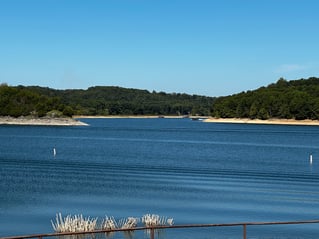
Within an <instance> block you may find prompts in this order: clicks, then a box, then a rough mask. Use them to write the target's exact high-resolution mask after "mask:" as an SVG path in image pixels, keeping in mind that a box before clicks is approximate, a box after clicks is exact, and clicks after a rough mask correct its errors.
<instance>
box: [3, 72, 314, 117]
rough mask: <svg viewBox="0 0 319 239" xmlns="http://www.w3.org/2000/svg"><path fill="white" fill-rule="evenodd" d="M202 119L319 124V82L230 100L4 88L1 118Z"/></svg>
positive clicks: (111, 90) (277, 86)
mask: <svg viewBox="0 0 319 239" xmlns="http://www.w3.org/2000/svg"><path fill="white" fill-rule="evenodd" d="M27 115H32V116H35V117H42V116H47V115H48V116H60V115H66V116H72V115H91V116H94V115H102V116H103V115H104V116H107V115H159V116H160V115H200V116H204V115H205V116H207V115H208V116H214V117H220V118H251V119H255V118H258V119H268V118H281V119H299V120H301V119H316V120H318V119H319V78H315V77H312V78H309V79H300V80H293V81H287V80H285V79H282V78H281V79H279V80H278V81H277V82H276V83H274V84H271V85H268V86H267V87H261V88H259V89H257V90H253V91H246V92H242V93H239V94H235V95H231V96H225V97H218V98H214V97H206V96H199V95H188V94H179V93H172V94H168V93H165V92H155V91H153V92H149V91H147V90H138V89H127V88H121V87H111V86H96V87H91V88H88V89H87V90H56V89H51V88H44V87H39V86H29V87H26V86H15V87H13V86H8V85H6V84H2V85H0V116H14V117H19V116H27Z"/></svg>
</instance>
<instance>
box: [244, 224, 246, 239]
mask: <svg viewBox="0 0 319 239" xmlns="http://www.w3.org/2000/svg"><path fill="white" fill-rule="evenodd" d="M246 227H247V225H246V224H243V239H246V235H247V232H246V229H247V228H246Z"/></svg>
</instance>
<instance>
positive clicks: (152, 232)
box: [0, 220, 319, 239]
mask: <svg viewBox="0 0 319 239" xmlns="http://www.w3.org/2000/svg"><path fill="white" fill-rule="evenodd" d="M311 223H319V220H305V221H276V222H238V223H220V224H184V225H172V226H154V227H136V228H130V229H112V230H95V231H89V232H65V233H47V234H32V235H23V236H9V237H0V239H28V238H38V239H42V238H43V237H60V236H78V235H88V234H93V235H95V234H100V233H112V232H132V231H141V230H144V231H148V232H149V236H150V239H155V230H161V229H186V228H209V227H236V226H242V227H243V239H247V226H258V225H259V226H263V225H294V224H311Z"/></svg>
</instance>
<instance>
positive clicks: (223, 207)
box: [0, 119, 319, 239]
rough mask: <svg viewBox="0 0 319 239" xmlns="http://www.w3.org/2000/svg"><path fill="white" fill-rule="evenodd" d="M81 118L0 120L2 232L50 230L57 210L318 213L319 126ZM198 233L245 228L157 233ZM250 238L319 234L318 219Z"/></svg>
mask: <svg viewBox="0 0 319 239" xmlns="http://www.w3.org/2000/svg"><path fill="white" fill-rule="evenodd" d="M81 120H82V121H83V122H86V123H88V124H90V126H88V127H86V126H83V127H82V126H77V127H53V126H51V127H47V126H0V166H1V168H0V179H1V180H0V191H1V194H0V237H1V236H10V235H25V234H32V233H49V232H53V228H52V226H51V220H55V216H56V213H59V212H61V213H62V214H63V215H65V216H66V215H68V214H72V215H74V214H83V215H84V216H90V217H98V218H101V219H103V218H104V217H105V216H113V217H114V218H116V219H120V218H126V217H129V216H134V217H141V216H143V215H144V214H147V213H151V214H158V215H160V216H165V217H170V218H173V219H174V223H175V224H176V225H177V224H187V223H191V224H197V223H234V222H250V221H294V220H312V219H319V127H318V126H317V127H316V126H285V125H247V124H221V123H204V122H201V121H192V120H190V119H81ZM54 148H55V149H56V155H55V156H54V154H53V149H54ZM310 154H311V155H312V157H313V162H312V164H311V163H310V160H309V158H310ZM194 235H196V236H197V238H212V237H214V238H241V236H242V228H241V227H239V228H236V227H234V228H230V227H228V228H211V229H196V230H190V229H187V230H182V229H178V230H172V229H167V230H165V232H163V234H161V235H160V237H161V238H181V237H183V238H194ZM247 235H248V238H256V239H257V238H276V239H278V238H319V225H318V224H307V225H288V226H278V225H277V226H250V227H248V228H247Z"/></svg>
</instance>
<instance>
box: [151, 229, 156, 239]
mask: <svg viewBox="0 0 319 239" xmlns="http://www.w3.org/2000/svg"><path fill="white" fill-rule="evenodd" d="M154 234H155V233H154V228H151V233H150V239H154V238H155V235H154Z"/></svg>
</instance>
